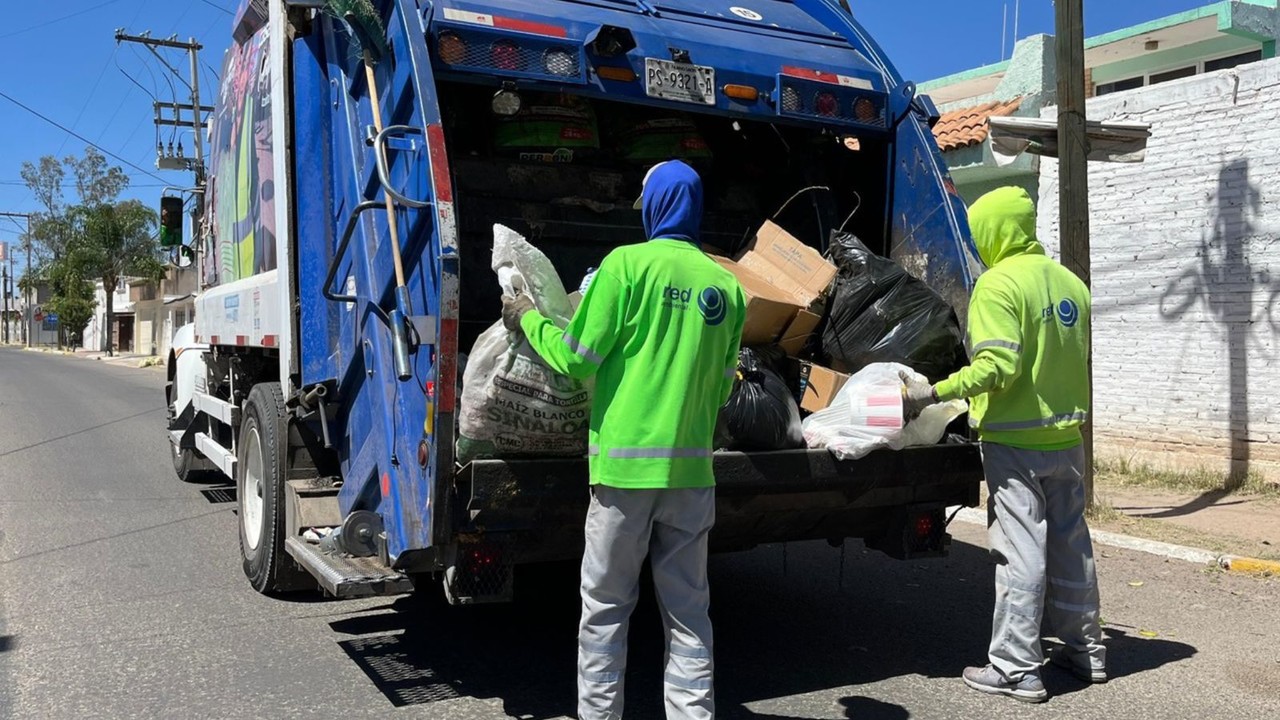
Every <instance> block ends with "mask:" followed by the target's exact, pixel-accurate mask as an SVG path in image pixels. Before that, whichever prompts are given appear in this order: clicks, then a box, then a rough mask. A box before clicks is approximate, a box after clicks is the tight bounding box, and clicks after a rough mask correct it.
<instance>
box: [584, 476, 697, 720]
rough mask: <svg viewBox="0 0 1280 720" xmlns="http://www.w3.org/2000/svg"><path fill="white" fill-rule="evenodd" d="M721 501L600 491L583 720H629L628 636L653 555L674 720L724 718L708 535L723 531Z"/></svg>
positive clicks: (592, 528) (675, 493)
mask: <svg viewBox="0 0 1280 720" xmlns="http://www.w3.org/2000/svg"><path fill="white" fill-rule="evenodd" d="M715 497H716V496H715V488H698V489H684V490H620V489H617V488H611V487H606V486H604V485H593V486H592V488H591V507H590V509H589V510H588V511H587V526H586V538H587V547H586V553H585V554H584V555H583V557H582V622H581V624H580V625H579V627H578V718H579V720H616V719H617V718H621V717H622V702H623V682H624V680H625V679H626V673H627V626H628V623H629V621H630V619H631V610H632V609H633V608H635V605H636V600H637V599H638V598H639V595H640V569H641V567H642V565H643V563H644V559H645V556H646V555H648V556H649V562H650V565H651V566H652V568H653V584H654V589H655V590H656V592H657V596H658V607H659V609H660V610H661V612H662V624H663V626H664V628H665V631H666V638H667V652H666V675H665V677H664V682H663V685H664V688H665V693H666V709H667V718H668V720H676V719H677V718H679V719H685V718H687V719H689V720H710V718H713V717H715V702H714V697H713V694H712V689H711V676H712V656H711V619H710V617H709V616H708V614H707V611H708V609H709V607H710V604H711V594H710V590H709V587H708V584H707V534H708V533H709V532H710V530H711V525H712V524H713V523H714V522H715V512H716V506H715Z"/></svg>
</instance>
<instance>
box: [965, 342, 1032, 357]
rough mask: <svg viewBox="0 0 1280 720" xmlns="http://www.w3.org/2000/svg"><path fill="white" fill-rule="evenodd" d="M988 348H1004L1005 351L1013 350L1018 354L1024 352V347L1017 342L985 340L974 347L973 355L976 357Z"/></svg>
mask: <svg viewBox="0 0 1280 720" xmlns="http://www.w3.org/2000/svg"><path fill="white" fill-rule="evenodd" d="M987 348H1004V349H1005V350H1012V351H1014V352H1016V353H1020V352H1022V346H1021V345H1019V344H1018V343H1016V342H1009V341H1008V340H983V341H982V342H980V343H978V344H977V345H975V346H974V347H973V353H974V354H975V355H976V354H978V353H979V352H981V351H983V350H986V349H987Z"/></svg>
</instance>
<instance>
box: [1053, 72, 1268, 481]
mask: <svg viewBox="0 0 1280 720" xmlns="http://www.w3.org/2000/svg"><path fill="white" fill-rule="evenodd" d="M1055 115H1056V108H1049V109H1048V110H1047V112H1046V113H1045V116H1046V117H1053V116H1055ZM1088 115H1089V118H1090V119H1091V120H1117V121H1140V122H1147V123H1150V124H1151V126H1152V133H1153V136H1152V138H1151V141H1150V143H1149V145H1148V153H1147V159H1146V162H1145V163H1141V164H1132V165H1124V164H1111V163H1091V164H1090V168H1089V203H1090V211H1091V243H1092V248H1091V249H1092V256H1093V295H1094V313H1095V317H1094V420H1095V429H1096V430H1095V432H1096V438H1097V441H1096V442H1097V447H1098V453H1099V455H1100V456H1104V457H1105V456H1111V457H1135V456H1136V457H1139V458H1141V459H1144V460H1148V461H1155V462H1157V463H1158V464H1163V465H1173V466H1188V465H1202V466H1210V467H1214V468H1228V467H1230V468H1231V469H1235V470H1241V469H1244V468H1245V467H1246V465H1247V467H1248V469H1251V470H1258V471H1261V472H1263V473H1265V474H1267V475H1270V476H1273V477H1276V476H1280V356H1278V353H1280V343H1277V329H1280V60H1269V61H1265V62H1261V63H1256V64H1253V65H1248V66H1244V67H1241V68H1237V69H1235V70H1229V71H1223V72H1219V73H1213V74H1209V75H1201V76H1198V77H1194V78H1187V79H1185V80H1180V81H1176V82H1171V83H1166V84H1161V85H1156V86H1153V87H1149V88H1145V89H1143V90H1139V91H1134V92H1128V93H1119V94H1116V95H1109V96H1104V97H1101V98H1095V99H1093V100H1090V101H1089V108H1088ZM1039 232H1040V237H1041V240H1042V241H1044V243H1045V245H1046V247H1048V248H1049V249H1050V252H1053V253H1055V254H1056V253H1057V248H1058V167H1057V162H1056V161H1053V160H1046V161H1044V162H1042V163H1041V171H1040V221H1039ZM1233 441H1234V442H1233ZM1233 447H1234V448H1235V450H1234V451H1233V450H1232V448H1233ZM1233 456H1234V458H1235V463H1234V464H1232V462H1231V461H1232V458H1233ZM1246 457H1247V463H1246V462H1245V460H1246Z"/></svg>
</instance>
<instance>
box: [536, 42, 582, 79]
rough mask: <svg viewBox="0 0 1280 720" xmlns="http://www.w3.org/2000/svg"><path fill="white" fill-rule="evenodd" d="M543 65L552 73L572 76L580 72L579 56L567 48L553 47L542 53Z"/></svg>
mask: <svg viewBox="0 0 1280 720" xmlns="http://www.w3.org/2000/svg"><path fill="white" fill-rule="evenodd" d="M542 67H543V69H545V70H546V71H547V72H548V73H550V74H552V75H559V76H561V77H571V76H573V75H577V74H578V58H577V56H575V55H572V54H570V53H569V52H568V51H566V50H561V49H557V48H552V49H551V50H548V51H546V52H545V53H543V54H542Z"/></svg>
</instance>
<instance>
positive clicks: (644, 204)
mask: <svg viewBox="0 0 1280 720" xmlns="http://www.w3.org/2000/svg"><path fill="white" fill-rule="evenodd" d="M635 209H636V210H641V211H643V214H644V234H645V237H647V238H648V239H650V240H658V239H666V240H684V241H685V242H691V243H693V244H694V245H699V246H700V245H702V241H701V240H700V239H699V236H700V234H701V231H702V180H701V178H699V177H698V173H696V172H694V170H693V168H691V167H689V166H688V165H686V164H685V163H683V162H681V161H679V160H669V161H667V162H664V163H659V164H657V165H654V166H653V167H652V168H650V169H649V172H648V174H646V175H645V176H644V189H643V190H642V191H641V193H640V198H639V199H638V200H636V204H635Z"/></svg>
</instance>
